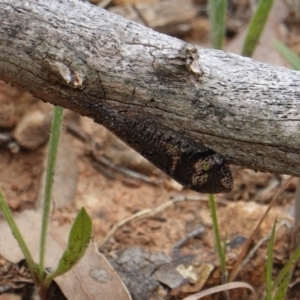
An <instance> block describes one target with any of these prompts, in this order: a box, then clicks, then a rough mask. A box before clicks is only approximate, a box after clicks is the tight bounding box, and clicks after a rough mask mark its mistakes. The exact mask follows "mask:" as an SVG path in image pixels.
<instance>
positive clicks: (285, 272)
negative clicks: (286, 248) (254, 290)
mask: <svg viewBox="0 0 300 300" xmlns="http://www.w3.org/2000/svg"><path fill="white" fill-rule="evenodd" d="M299 259H300V247H299V248H298V249H297V250H296V251H295V253H294V254H293V255H292V257H291V258H290V259H289V260H288V262H287V263H286V264H285V266H284V267H283V269H282V270H281V271H280V272H279V274H278V276H277V277H276V279H275V281H274V283H273V286H272V291H274V290H275V289H276V288H277V287H280V285H281V284H282V282H284V281H285V279H286V278H287V277H288V278H289V274H290V272H291V271H292V270H293V265H294V264H295V263H296V262H297V261H298V260H299Z"/></svg>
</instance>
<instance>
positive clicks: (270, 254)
mask: <svg viewBox="0 0 300 300" xmlns="http://www.w3.org/2000/svg"><path fill="white" fill-rule="evenodd" d="M275 229H276V221H275V222H274V225H273V228H272V232H271V236H270V241H269V245H268V256H267V268H266V297H265V299H266V300H271V299H272V267H273V250H274V243H275Z"/></svg>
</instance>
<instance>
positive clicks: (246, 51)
mask: <svg viewBox="0 0 300 300" xmlns="http://www.w3.org/2000/svg"><path fill="white" fill-rule="evenodd" d="M272 5H273V0H259V2H258V6H257V8H256V11H255V13H254V15H253V16H252V18H251V21H250V25H249V27H248V30H247V35H246V39H245V41H244V46H243V50H242V55H243V56H249V57H250V56H252V54H253V52H254V50H255V48H256V46H257V44H258V42H259V39H260V36H261V33H262V32H263V29H264V27H265V25H266V22H267V19H268V16H269V12H270V10H271V8H272Z"/></svg>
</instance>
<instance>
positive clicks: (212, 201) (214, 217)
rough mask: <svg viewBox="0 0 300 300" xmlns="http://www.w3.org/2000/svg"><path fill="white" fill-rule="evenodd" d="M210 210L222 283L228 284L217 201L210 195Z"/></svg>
mask: <svg viewBox="0 0 300 300" xmlns="http://www.w3.org/2000/svg"><path fill="white" fill-rule="evenodd" d="M209 209H210V214H211V218H212V222H213V231H214V237H215V243H216V248H217V252H218V257H219V261H220V269H221V273H222V281H223V282H222V283H225V282H226V279H227V270H226V261H225V252H224V251H223V247H222V244H221V239H220V233H219V226H218V219H217V213H216V205H215V199H214V195H213V194H209Z"/></svg>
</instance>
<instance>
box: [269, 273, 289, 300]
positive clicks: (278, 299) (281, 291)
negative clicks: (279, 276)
mask: <svg viewBox="0 0 300 300" xmlns="http://www.w3.org/2000/svg"><path fill="white" fill-rule="evenodd" d="M292 272H293V268H291V269H290V270H289V271H288V273H287V274H286V276H285V277H284V278H283V280H282V281H281V283H280V285H279V287H278V289H277V292H276V294H275V296H274V298H273V300H282V299H285V298H286V292H287V289H288V287H289V284H290V279H291V276H292Z"/></svg>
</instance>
